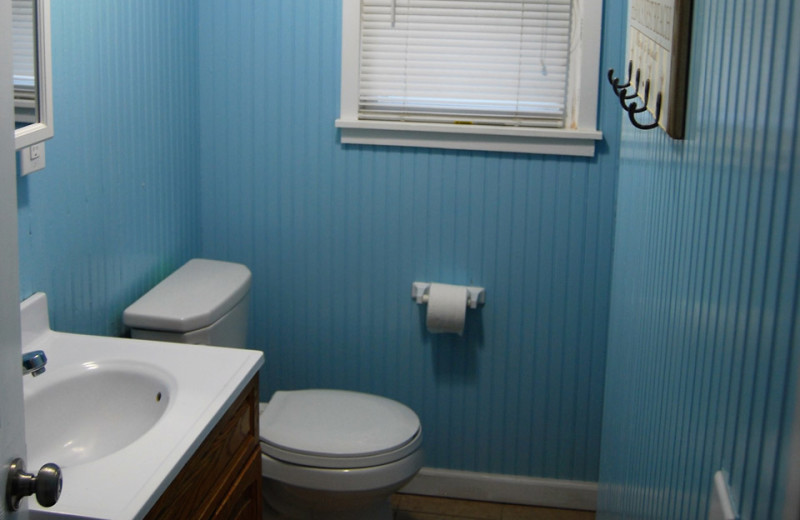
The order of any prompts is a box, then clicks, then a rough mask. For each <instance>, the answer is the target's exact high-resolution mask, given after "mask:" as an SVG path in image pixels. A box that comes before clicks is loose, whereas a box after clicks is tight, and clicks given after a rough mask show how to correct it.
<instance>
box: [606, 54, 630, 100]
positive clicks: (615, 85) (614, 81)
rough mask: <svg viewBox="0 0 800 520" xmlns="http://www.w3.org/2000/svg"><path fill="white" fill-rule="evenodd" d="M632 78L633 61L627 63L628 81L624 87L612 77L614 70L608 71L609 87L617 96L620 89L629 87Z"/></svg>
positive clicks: (617, 79)
mask: <svg viewBox="0 0 800 520" xmlns="http://www.w3.org/2000/svg"><path fill="white" fill-rule="evenodd" d="M632 76H633V60H631V61H629V62H628V79H627V81H626V82H625V84H624V85H620V84H619V81H620V79H619V78H615V77H614V69H608V82H609V83H611V86H612V87H613V88H614V93H615V94H616V95H618V96H619V91H620V90H621V89H624V88H627V87H630V86H631V79H632Z"/></svg>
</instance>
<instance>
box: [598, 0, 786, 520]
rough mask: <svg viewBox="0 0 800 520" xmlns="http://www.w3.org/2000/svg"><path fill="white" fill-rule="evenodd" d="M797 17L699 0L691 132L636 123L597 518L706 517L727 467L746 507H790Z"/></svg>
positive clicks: (741, 508) (775, 7)
mask: <svg viewBox="0 0 800 520" xmlns="http://www.w3.org/2000/svg"><path fill="white" fill-rule="evenodd" d="M798 27H800V10H799V9H798V7H797V5H796V2H794V1H793V0H765V1H763V2H749V1H745V0H728V1H725V0H696V1H695V23H694V31H693V32H694V34H693V40H692V55H691V80H690V83H691V85H690V88H689V108H688V121H689V123H688V131H687V137H686V140H685V141H682V142H678V141H672V140H670V139H669V138H667V137H666V135H665V134H664V133H663V132H661V131H650V132H642V131H637V130H634V129H633V128H632V127H631V126H630V125H627V124H626V125H624V127H623V128H624V130H623V134H622V146H621V165H620V171H619V189H618V212H617V223H616V242H615V255H614V270H613V284H612V305H611V318H610V324H609V328H610V332H609V343H608V361H607V372H606V394H605V405H604V410H605V413H604V419H603V443H602V450H601V454H602V455H601V461H602V462H601V471H600V477H601V494H600V497H601V503H600V507H601V512H600V514H599V515H598V517H599V518H681V519H693V518H698V519H699V518H705V514H706V513H705V512H706V509H707V504H708V498H709V490H710V486H711V478H712V474H713V472H715V471H716V470H718V469H724V470H726V471H727V472H728V474H729V475H730V484H731V487H732V491H733V494H734V498H735V501H736V503H737V504H738V507H737V509H738V513H739V514H741V517H742V518H745V519H751V518H752V519H767V518H780V514H781V506H782V502H783V496H782V492H783V489H782V488H783V485H784V484H785V473H784V472H785V470H786V468H787V466H788V465H789V464H796V463H797V461H796V460H794V461H792V460H791V459H790V458H789V455H788V453H787V451H786V442H787V433H788V430H789V427H790V425H791V418H792V417H791V411H792V410H793V397H794V393H793V392H794V390H793V389H794V388H795V385H796V374H797V363H798V360H797V355H796V353H797V352H798V349H800V335H799V334H798V329H797V327H796V324H798V323H800V314H799V313H800V306H799V305H798V304H800V300H799V298H800V291H798V287H799V286H798V283H800V272H799V271H798V266H799V265H800V165H799V164H798V157H797V153H798V150H800V132H799V131H798V126H797V125H798V94H797V87H798V78H800V32H799V31H798V29H797V28H798ZM608 90H609V89H608V87H607V86H606V91H607V92H606V96H611V94H610V93H609V92H608ZM791 491H793V492H796V491H797V490H791Z"/></svg>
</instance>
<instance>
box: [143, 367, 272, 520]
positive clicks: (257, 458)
mask: <svg viewBox="0 0 800 520" xmlns="http://www.w3.org/2000/svg"><path fill="white" fill-rule="evenodd" d="M260 518H261V450H260V448H259V437H258V375H256V376H254V377H253V379H252V380H250V382H249V383H248V384H247V386H246V387H245V389H244V390H243V391H242V393H241V394H239V396H238V397H237V398H236V401H235V402H234V403H233V405H231V407H230V408H229V409H228V411H227V412H226V413H225V415H224V416H223V417H222V419H220V421H219V422H218V423H217V425H216V426H215V427H214V429H213V430H212V431H211V433H209V434H208V436H207V437H206V438H205V440H204V441H203V443H202V444H201V445H200V447H199V448H198V449H197V451H196V452H195V454H194V455H193V456H192V458H191V459H189V461H188V462H187V463H186V465H185V466H184V467H183V469H182V470H181V472H180V473H179V474H178V476H177V477H175V480H174V481H173V482H172V484H170V486H169V487H168V488H167V490H166V491H165V492H164V494H163V495H161V498H159V499H158V502H156V504H155V505H154V506H153V508H152V509H151V510H150V512H149V513H147V516H146V517H145V519H146V520H155V519H164V520H167V519H169V520H175V519H187V520H189V519H191V520H200V519H214V520H260Z"/></svg>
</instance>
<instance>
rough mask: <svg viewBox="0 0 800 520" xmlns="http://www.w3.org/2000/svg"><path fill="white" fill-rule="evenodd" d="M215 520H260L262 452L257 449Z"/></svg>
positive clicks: (218, 510)
mask: <svg viewBox="0 0 800 520" xmlns="http://www.w3.org/2000/svg"><path fill="white" fill-rule="evenodd" d="M212 518H213V519H214V520H260V518H261V450H260V449H256V450H254V451H253V453H252V455H251V456H250V460H249V461H248V463H247V466H246V467H245V468H244V471H242V473H241V474H240V475H239V478H238V479H236V482H235V483H234V484H233V487H231V490H230V492H229V493H228V494H227V496H226V497H225V498H224V499H223V500H222V504H221V505H220V507H219V509H217V512H216V513H215V514H214V516H213V517H212Z"/></svg>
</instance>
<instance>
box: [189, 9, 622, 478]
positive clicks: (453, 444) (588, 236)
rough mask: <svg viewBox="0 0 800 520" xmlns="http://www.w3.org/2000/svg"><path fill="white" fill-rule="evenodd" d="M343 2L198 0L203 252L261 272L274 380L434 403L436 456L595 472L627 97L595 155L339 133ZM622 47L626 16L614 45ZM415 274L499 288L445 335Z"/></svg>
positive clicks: (256, 290) (255, 336)
mask: <svg viewBox="0 0 800 520" xmlns="http://www.w3.org/2000/svg"><path fill="white" fill-rule="evenodd" d="M609 3H610V4H611V2H609ZM608 9H609V11H610V14H609V13H607V14H606V16H611V17H612V19H614V18H613V17H619V16H620V14H619V12H618V11H619V10H620V9H621V7H619V6H616V5H612V6H610V7H609V8H608ZM340 16H341V13H340V4H339V2H317V1H313V0H303V1H289V0H280V1H274V2H252V1H243V0H242V1H233V2H210V1H207V0H204V1H201V2H200V15H199V27H200V29H199V49H200V50H199V70H200V73H199V74H200V82H199V85H200V87H199V88H200V91H199V107H200V112H199V113H200V127H201V130H200V135H201V138H200V146H199V153H200V171H201V194H200V200H201V223H202V224H201V227H202V254H203V255H204V256H207V257H212V258H220V259H226V260H233V261H239V262H243V263H245V264H246V265H248V266H250V268H251V269H252V271H253V276H254V278H253V280H254V286H253V294H252V302H253V313H252V318H253V319H252V324H251V328H250V342H251V343H252V344H253V345H254V346H256V347H261V348H263V349H264V351H265V354H266V357H267V363H266V364H265V367H264V369H263V372H262V391H263V395H262V398H268V397H269V395H270V394H271V392H273V391H275V390H277V389H291V388H301V387H309V386H322V387H335V388H348V389H356V390H364V391H369V392H375V393H378V394H381V395H386V396H389V397H393V398H396V399H399V400H400V401H402V402H405V403H407V404H409V405H410V406H412V407H413V408H414V409H415V410H416V411H417V412H418V413H419V415H420V416H421V418H422V422H423V427H424V428H425V439H426V440H425V443H426V450H427V457H428V460H427V462H426V464H427V465H428V466H432V467H443V468H451V469H464V470H476V471H487V472H497V473H508V474H520V475H531V476H542V477H554V478H565V479H577V480H595V479H596V478H597V463H598V447H599V433H600V418H601V414H602V401H601V399H602V388H603V372H604V362H605V343H606V324H607V316H608V299H609V288H610V266H611V245H612V236H613V235H612V234H613V211H614V190H615V185H616V168H617V159H618V158H617V153H616V148H617V137H618V136H617V134H618V125H619V116H618V112H617V110H616V109H615V108H613V107H614V105H615V103H614V101H613V100H608V99H607V98H601V99H602V100H603V101H602V103H601V105H602V106H601V114H602V115H601V120H600V127H601V129H602V130H603V131H604V132H606V136H607V138H606V141H605V142H602V143H601V144H600V145H599V146H598V154H597V157H596V158H594V159H590V160H586V159H574V158H558V157H552V156H549V157H537V156H527V155H514V154H488V153H476V152H457V151H442V150H422V149H414V148H389V147H386V148H382V147H360V146H342V145H340V144H339V139H338V133H337V131H336V129H335V128H334V124H333V122H334V120H335V118H336V117H337V116H338V105H339V64H340V56H339V54H340V45H339V33H340ZM622 44H623V42H622V41H621V38H620V36H619V35H618V34H617V33H616V32H615V31H611V32H608V33H607V36H606V39H605V40H604V46H605V47H604V52H605V55H606V56H613V57H614V59H615V60H616V59H617V56H619V55H621V54H622ZM415 280H422V281H441V282H449V283H457V284H476V285H482V286H485V287H486V288H487V294H488V300H487V301H488V303H487V305H486V306H485V307H484V308H483V309H481V310H479V311H470V312H469V317H468V324H467V330H466V333H465V335H464V337H463V338H458V337H447V336H431V335H429V334H428V333H427V332H426V331H425V330H424V320H425V317H424V310H425V307H421V306H417V305H416V304H414V303H413V301H412V300H411V298H410V286H411V282H413V281H415Z"/></svg>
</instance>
